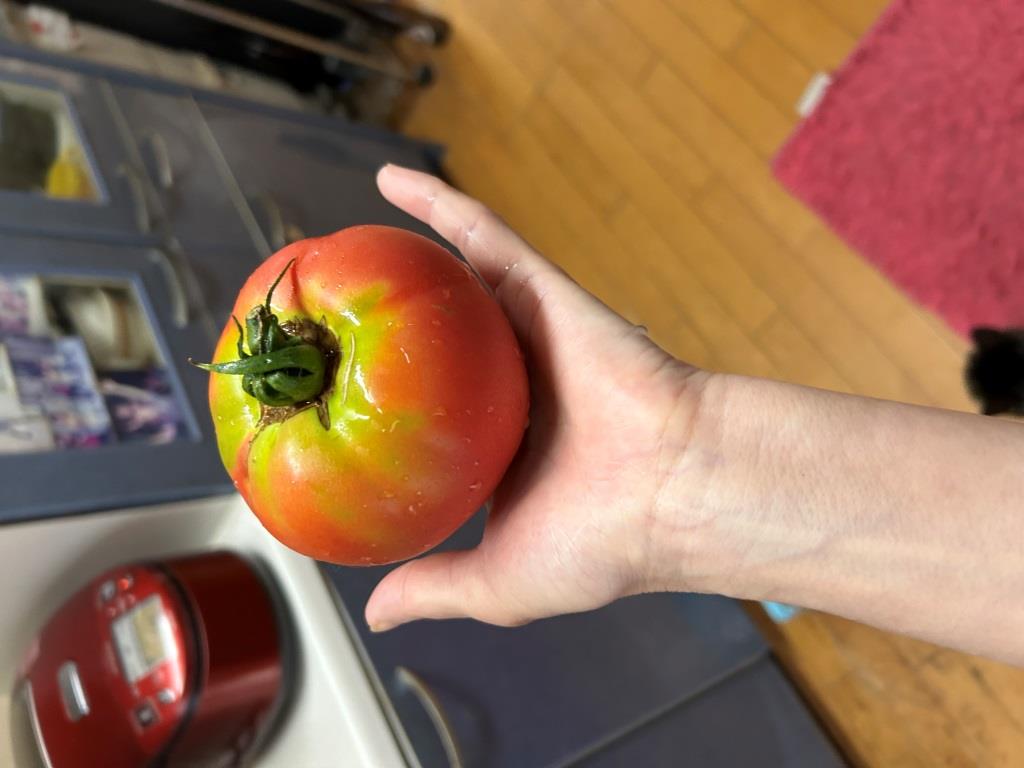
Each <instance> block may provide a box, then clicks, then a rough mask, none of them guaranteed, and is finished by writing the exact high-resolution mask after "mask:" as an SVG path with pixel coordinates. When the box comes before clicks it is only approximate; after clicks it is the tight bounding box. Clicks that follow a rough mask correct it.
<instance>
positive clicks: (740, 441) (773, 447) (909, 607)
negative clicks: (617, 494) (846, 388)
mask: <svg viewBox="0 0 1024 768" xmlns="http://www.w3.org/2000/svg"><path fill="white" fill-rule="evenodd" d="M655 519H656V525H657V526H658V528H659V530H658V531H657V532H656V533H655V539H656V540H657V541H659V542H661V544H660V547H661V551H662V552H663V553H664V554H665V563H666V572H668V573H669V574H670V576H669V577H668V578H669V583H667V584H666V585H665V586H667V587H669V588H673V587H674V588H687V589H696V590H702V591H712V592H721V593H725V594H729V595H733V596H736V597H743V598H751V599H771V600H778V601H783V602H790V603H794V604H798V605H802V606H807V607H811V608H817V609H820V610H825V611H829V612H832V613H837V614H840V615H843V616H847V617H850V618H854V619H858V620H861V621H864V622H867V623H870V624H874V625H877V626H880V627H884V628H886V629H891V630H895V631H899V632H905V633H907V634H912V635H916V636H918V637H922V638H925V639H929V640H932V641H934V642H938V643H942V644H946V645H952V646H955V647H960V648H963V649H966V650H970V651H974V652H978V653H984V654H987V655H991V656H996V657H1000V658H1003V659H1006V660H1009V661H1014V662H1017V663H1024V426H1021V425H1018V424H1014V423H1009V422H1005V421H999V420H994V419H986V418H983V417H978V416H970V415H966V414H958V413H952V412H947V411H940V410H933V409H926V408H918V407H913V406H907V405H900V404H895V403H887V402H880V401H875V400H868V399H863V398H855V397H848V396H843V395H837V394H833V393H826V392H821V391H818V390H811V389H806V388H802V387H795V386H790V385H785V384H778V383H775V382H768V381H762V380H755V379H745V378H741V377H732V376H714V377H711V378H710V379H709V380H708V381H707V384H706V386H705V387H704V390H703V394H702V398H701V405H700V408H699V411H698V415H697V421H696V423H695V424H693V425H692V431H691V433H690V435H689V439H688V440H687V444H686V448H685V449H684V450H683V451H682V452H681V458H680V460H679V461H678V462H677V463H676V464H675V465H674V466H673V467H672V468H671V471H670V473H669V476H668V477H667V479H666V482H665V484H664V487H663V492H662V494H661V496H660V501H659V505H658V510H657V512H656V514H655ZM669 563H675V564H674V565H669Z"/></svg>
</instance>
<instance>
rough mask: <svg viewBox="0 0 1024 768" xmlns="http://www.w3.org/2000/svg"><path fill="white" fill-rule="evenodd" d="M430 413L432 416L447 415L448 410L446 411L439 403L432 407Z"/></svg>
mask: <svg viewBox="0 0 1024 768" xmlns="http://www.w3.org/2000/svg"><path fill="white" fill-rule="evenodd" d="M431 415H432V416H447V415H448V411H446V410H445V409H444V408H443V407H442V406H440V405H439V406H438V407H437V408H435V409H434V412H433V414H431Z"/></svg>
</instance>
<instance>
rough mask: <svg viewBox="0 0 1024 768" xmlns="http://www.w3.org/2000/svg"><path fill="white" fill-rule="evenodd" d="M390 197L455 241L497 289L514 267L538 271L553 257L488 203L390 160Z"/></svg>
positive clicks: (384, 190) (385, 185)
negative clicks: (545, 254) (534, 245)
mask: <svg viewBox="0 0 1024 768" xmlns="http://www.w3.org/2000/svg"><path fill="white" fill-rule="evenodd" d="M377 186H378V187H379V188H380V192H381V194H382V195H384V198H385V199H386V200H388V202H390V203H392V204H393V205H395V206H397V207H398V208H401V209H402V210H403V211H405V212H406V213H408V214H410V215H412V216H415V217H416V218H417V219H419V220H420V221H422V222H424V223H425V224H428V225H430V227H431V228H432V229H433V230H434V231H435V232H437V233H438V234H439V235H441V237H443V238H444V239H445V240H447V241H448V242H449V243H451V244H452V245H454V246H455V247H456V248H458V249H459V251H460V252H461V253H462V255H463V256H465V257H466V260H467V261H469V263H470V264H472V265H473V267H474V269H476V271H477V272H478V273H479V274H480V276H481V277H482V278H483V279H484V280H485V281H487V284H488V285H490V286H491V288H493V289H496V288H497V287H498V285H499V284H500V283H501V281H502V279H503V278H504V276H505V274H506V273H507V272H508V271H509V270H510V269H512V268H513V267H518V268H519V271H520V272H523V271H533V270H535V269H538V268H541V267H543V266H544V265H546V263H547V262H545V261H544V259H543V258H542V257H541V256H540V255H539V254H538V253H537V252H536V251H534V250H533V248H531V247H530V246H529V244H527V243H526V241H525V240H523V239H522V238H521V237H519V235H517V234H516V233H515V232H513V231H512V230H511V229H510V228H509V227H508V225H506V224H505V222H503V221H502V220H501V219H500V218H498V216H497V215H496V214H495V213H494V212H493V211H491V209H489V208H488V207H487V206H485V205H484V204H483V203H481V202H480V201H478V200H474V199H473V198H471V197H469V196H468V195H464V194H462V193H461V192H459V191H457V190H455V189H453V188H452V187H451V186H449V185H448V184H445V183H444V182H443V181H441V179H439V178H437V177H436V176H431V175H430V174H428V173H422V172H420V171H414V170H411V169H409V168H402V167H400V166H397V165H390V164H389V165H385V166H384V167H383V168H381V169H380V171H378V172H377Z"/></svg>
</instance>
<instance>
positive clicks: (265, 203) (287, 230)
mask: <svg viewBox="0 0 1024 768" xmlns="http://www.w3.org/2000/svg"><path fill="white" fill-rule="evenodd" d="M257 200H258V201H259V203H260V205H261V206H262V208H263V210H264V212H265V214H266V219H267V227H268V229H269V230H270V231H269V232H268V233H267V240H268V241H269V244H270V249H271V251H279V250H281V249H282V248H284V247H285V246H286V245H288V244H289V243H294V242H295V241H296V240H302V239H303V238H304V237H305V236H306V233H305V232H303V231H302V228H301V227H300V226H298V225H297V224H293V223H291V222H290V221H286V220H285V218H284V214H283V213H282V212H281V206H280V205H278V204H277V200H275V199H274V198H273V196H272V195H271V194H270V193H269V192H264V193H263V194H262V195H260V196H259V197H258V198H257Z"/></svg>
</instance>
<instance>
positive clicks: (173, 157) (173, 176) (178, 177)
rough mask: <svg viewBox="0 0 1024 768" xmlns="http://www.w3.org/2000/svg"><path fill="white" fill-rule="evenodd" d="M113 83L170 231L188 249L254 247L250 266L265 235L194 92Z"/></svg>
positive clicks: (235, 250)
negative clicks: (205, 122)
mask: <svg viewBox="0 0 1024 768" xmlns="http://www.w3.org/2000/svg"><path fill="white" fill-rule="evenodd" d="M112 88H113V92H114V96H115V98H116V100H117V106H118V108H119V109H120V111H121V114H122V115H123V117H124V120H125V123H126V124H127V126H128V130H129V132H130V134H131V138H132V140H133V142H134V146H133V151H134V152H136V153H137V157H138V160H139V162H140V164H141V165H142V167H143V168H144V169H145V172H146V176H147V179H148V181H149V182H150V184H151V186H152V188H153V189H154V190H156V192H157V198H158V200H159V205H160V209H161V211H160V214H161V215H162V216H163V217H164V223H165V225H166V227H167V229H168V230H169V231H170V233H171V234H172V235H174V237H176V238H177V239H178V240H179V241H180V242H181V243H182V244H183V245H184V246H185V248H186V249H189V248H191V247H192V246H198V247H200V248H211V247H214V246H220V247H224V248H227V249H229V251H230V252H231V253H235V254H237V253H240V252H245V251H249V252H250V259H249V261H250V268H251V267H253V266H255V264H258V262H259V259H260V257H261V255H262V254H261V252H260V248H261V247H262V237H261V235H260V233H259V232H258V231H256V223H255V220H254V219H253V218H252V214H251V213H250V212H249V211H248V210H246V202H245V200H244V199H243V198H242V196H241V192H240V190H238V188H237V187H236V186H235V183H234V180H233V178H231V173H230V171H229V170H228V169H227V168H226V167H225V166H224V161H223V158H222V157H221V155H220V151H219V149H218V147H217V146H216V144H215V143H214V141H213V138H212V135H211V134H210V133H209V131H208V129H207V127H206V125H205V124H204V122H203V117H202V114H201V113H200V111H199V108H198V106H197V105H196V103H195V101H194V100H193V99H192V97H191V95H189V94H188V93H187V92H185V91H181V92H175V91H154V90H149V89H146V88H141V87H133V86H128V85H113V86H112ZM245 162H247V163H251V164H256V163H261V162H263V158H261V157H259V156H252V157H249V158H247V159H246V161H245Z"/></svg>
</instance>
